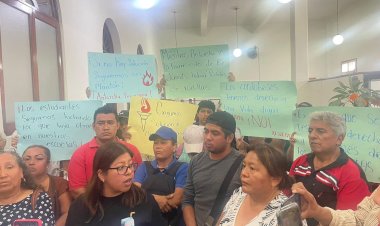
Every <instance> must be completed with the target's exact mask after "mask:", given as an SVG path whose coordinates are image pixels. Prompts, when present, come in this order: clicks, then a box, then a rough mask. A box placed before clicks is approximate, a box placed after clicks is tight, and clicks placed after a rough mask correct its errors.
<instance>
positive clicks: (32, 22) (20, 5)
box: [0, 0, 65, 134]
mask: <svg viewBox="0 0 380 226" xmlns="http://www.w3.org/2000/svg"><path fill="white" fill-rule="evenodd" d="M0 1H1V2H3V3H5V4H6V5H8V6H10V7H13V8H15V9H17V10H20V11H21V12H23V13H25V14H27V16H28V22H29V24H28V26H29V42H30V58H31V74H32V86H33V87H32V90H33V97H32V98H33V101H39V100H40V89H41V88H43V87H39V82H38V79H39V77H38V62H37V37H36V20H40V21H42V22H44V23H47V24H49V25H50V26H52V27H53V28H54V29H55V31H56V45H57V46H56V47H57V67H58V83H59V84H58V87H59V100H64V96H65V91H64V72H63V60H62V42H61V29H60V23H59V20H58V18H59V14H60V12H59V6H58V2H57V0H49V2H50V4H51V6H52V15H53V16H50V15H47V14H45V13H42V12H40V11H38V4H37V1H36V0H31V1H32V2H33V4H34V6H32V5H30V4H29V3H27V2H25V1H22V0H0ZM2 54H3V51H2V44H1V35H0V89H1V92H0V95H1V107H2V109H1V110H2V116H3V127H4V132H5V133H6V134H10V133H12V132H13V131H14V130H15V129H16V125H15V122H7V115H6V111H5V108H6V97H5V91H4V89H5V84H4V73H3V69H2V65H3V59H2ZM8 105H9V104H8Z"/></svg>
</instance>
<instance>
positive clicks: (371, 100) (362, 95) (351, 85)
mask: <svg viewBox="0 0 380 226" xmlns="http://www.w3.org/2000/svg"><path fill="white" fill-rule="evenodd" d="M333 91H334V92H337V93H338V94H337V95H335V96H333V97H331V98H330V102H329V106H347V105H351V106H354V107H368V106H370V105H371V104H373V105H377V106H378V105H379V100H380V92H379V91H376V90H372V89H368V88H366V87H363V82H361V81H360V80H359V79H358V78H357V77H349V79H348V85H345V84H343V83H342V82H340V81H339V86H338V87H335V88H334V89H333Z"/></svg>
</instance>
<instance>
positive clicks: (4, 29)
mask: <svg viewBox="0 0 380 226" xmlns="http://www.w3.org/2000/svg"><path fill="white" fill-rule="evenodd" d="M57 15H58V3H57V1H56V0H0V65H2V67H0V90H1V93H0V96H1V108H2V116H3V127H4V131H5V132H6V133H7V134H11V133H12V132H13V131H14V130H15V122H14V121H15V120H14V118H15V112H14V103H15V102H24V101H53V100H63V98H64V86H63V69H62V61H61V59H62V50H61V35H60V28H59V21H58V18H59V17H58V16H57Z"/></svg>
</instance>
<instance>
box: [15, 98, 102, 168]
mask: <svg viewBox="0 0 380 226" xmlns="http://www.w3.org/2000/svg"><path fill="white" fill-rule="evenodd" d="M101 106H102V102H101V101H49V102H18V103H15V118H16V130H17V132H18V134H19V136H20V139H19V144H18V145H17V151H18V152H19V153H20V154H22V153H23V152H24V150H25V149H26V147H28V146H30V145H35V144H38V145H44V146H46V147H48V148H49V149H50V151H51V154H52V160H54V161H58V160H67V159H70V158H71V155H72V153H73V152H74V151H75V149H77V148H78V147H79V146H81V145H82V144H84V143H87V142H88V141H89V140H90V139H92V138H93V137H94V135H95V134H94V131H93V129H92V122H93V117H94V112H95V110H96V109H98V108H99V107H101Z"/></svg>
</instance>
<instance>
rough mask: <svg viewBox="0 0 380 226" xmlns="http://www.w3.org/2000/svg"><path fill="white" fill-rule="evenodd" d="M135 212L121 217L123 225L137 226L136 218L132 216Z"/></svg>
mask: <svg viewBox="0 0 380 226" xmlns="http://www.w3.org/2000/svg"><path fill="white" fill-rule="evenodd" d="M134 213H135V212H132V213H131V214H130V215H129V217H127V218H124V219H121V226H135V220H134V219H133V217H132V216H133V214H134Z"/></svg>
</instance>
